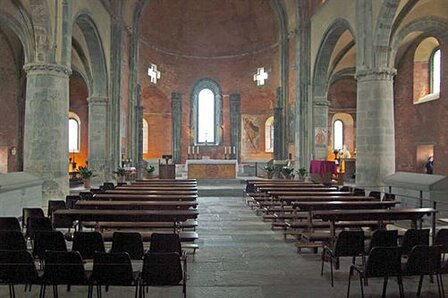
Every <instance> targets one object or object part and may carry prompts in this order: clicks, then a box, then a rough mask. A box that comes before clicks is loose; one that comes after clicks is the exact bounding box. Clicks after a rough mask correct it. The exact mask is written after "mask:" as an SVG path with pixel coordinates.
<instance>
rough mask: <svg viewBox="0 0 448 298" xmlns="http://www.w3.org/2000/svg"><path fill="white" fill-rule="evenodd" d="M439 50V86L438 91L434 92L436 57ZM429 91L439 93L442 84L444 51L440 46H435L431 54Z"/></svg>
mask: <svg viewBox="0 0 448 298" xmlns="http://www.w3.org/2000/svg"><path fill="white" fill-rule="evenodd" d="M437 52H439V87H438V92H434V57H435V55H436V53H437ZM428 68H429V92H430V94H434V95H439V94H440V87H441V85H442V51H441V49H440V46H438V47H436V48H434V50H433V51H432V53H431V55H430V56H429V67H428Z"/></svg>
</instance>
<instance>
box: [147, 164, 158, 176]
mask: <svg viewBox="0 0 448 298" xmlns="http://www.w3.org/2000/svg"><path fill="white" fill-rule="evenodd" d="M155 170H156V168H155V167H154V166H151V165H150V166H149V167H147V168H146V173H148V174H152V173H154V171H155Z"/></svg>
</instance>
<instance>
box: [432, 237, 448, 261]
mask: <svg viewBox="0 0 448 298" xmlns="http://www.w3.org/2000/svg"><path fill="white" fill-rule="evenodd" d="M434 245H440V252H441V253H442V261H445V254H447V253H448V229H440V230H439V231H438V232H437V234H436V239H435V241H434Z"/></svg>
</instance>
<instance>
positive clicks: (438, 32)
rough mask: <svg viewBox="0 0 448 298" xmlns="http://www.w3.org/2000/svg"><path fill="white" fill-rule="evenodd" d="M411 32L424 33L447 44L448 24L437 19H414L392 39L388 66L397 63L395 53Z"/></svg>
mask: <svg viewBox="0 0 448 298" xmlns="http://www.w3.org/2000/svg"><path fill="white" fill-rule="evenodd" d="M413 32H424V33H425V34H427V35H432V36H434V37H436V38H437V39H439V40H443V41H444V42H448V22H447V21H446V20H444V19H442V18H439V17H434V16H432V17H423V18H419V19H416V20H414V21H412V22H410V23H409V24H407V25H406V26H405V27H404V28H402V29H401V30H400V31H398V32H397V33H396V35H395V36H393V39H392V51H391V55H390V58H389V61H388V63H389V66H390V67H394V65H395V64H396V63H397V61H396V58H397V52H398V49H399V48H400V45H401V43H402V42H403V40H404V39H405V38H406V36H408V35H409V34H411V33H413Z"/></svg>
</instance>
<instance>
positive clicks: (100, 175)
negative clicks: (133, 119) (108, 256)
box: [87, 96, 113, 183]
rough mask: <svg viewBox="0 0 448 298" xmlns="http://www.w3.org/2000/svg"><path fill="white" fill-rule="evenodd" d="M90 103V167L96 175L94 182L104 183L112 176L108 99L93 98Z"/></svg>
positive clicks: (89, 100)
mask: <svg viewBox="0 0 448 298" xmlns="http://www.w3.org/2000/svg"><path fill="white" fill-rule="evenodd" d="M87 101H88V103H89V159H88V160H89V167H90V168H92V169H93V171H94V174H95V175H96V176H95V177H94V178H93V180H94V182H97V183H103V182H104V181H106V180H107V179H109V177H110V176H111V175H112V170H113V169H111V168H110V166H109V159H108V152H109V150H108V146H107V144H108V133H107V131H108V125H107V105H108V98H107V97H101V96H91V97H89V98H88V99H87Z"/></svg>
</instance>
